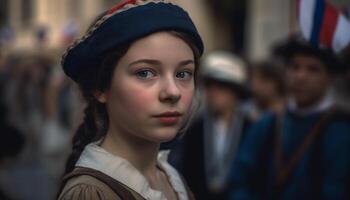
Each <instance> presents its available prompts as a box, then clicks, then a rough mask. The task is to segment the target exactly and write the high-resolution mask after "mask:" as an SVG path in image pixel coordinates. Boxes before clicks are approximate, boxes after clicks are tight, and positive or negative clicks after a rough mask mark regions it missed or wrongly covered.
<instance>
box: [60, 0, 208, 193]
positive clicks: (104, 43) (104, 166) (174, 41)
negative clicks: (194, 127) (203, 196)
mask: <svg viewBox="0 0 350 200" xmlns="http://www.w3.org/2000/svg"><path fill="white" fill-rule="evenodd" d="M145 24H146V25H145ZM203 48H204V47H203V43H202V40H201V37H200V35H199V33H198V32H197V30H196V28H195V26H194V24H193V22H192V20H191V18H190V17H189V15H188V13H187V12H186V11H184V10H183V9H182V8H181V7H179V6H177V5H175V4H172V3H169V2H168V1H163V0H155V1H152V0H145V1H130V0H127V1H122V2H120V3H119V4H117V5H116V6H115V7H113V8H111V9H109V10H107V11H105V12H103V13H102V14H101V15H100V16H99V17H98V18H97V19H96V20H95V21H94V22H93V23H92V25H91V26H90V28H89V29H88V31H87V33H86V35H84V36H83V37H82V38H81V39H79V40H77V42H76V43H75V44H73V45H72V46H70V47H68V49H67V51H66V53H65V55H64V56H63V60H62V65H63V69H64V71H65V73H66V75H67V76H68V77H70V78H71V79H72V80H74V81H75V82H76V83H77V84H78V85H79V87H80V89H81V92H82V94H83V96H84V99H85V100H86V103H87V104H86V108H85V110H84V114H85V116H84V121H83V123H81V125H80V126H79V128H78V130H77V132H76V134H75V135H74V138H73V149H72V153H71V155H70V157H69V159H68V162H67V165H66V175H65V178H64V179H63V181H62V189H61V190H60V192H59V197H58V199H96V200H97V199H125V200H132V199H152V200H163V199H169V200H171V199H179V200H187V199H193V197H192V195H191V194H192V193H191V192H190V190H189V189H188V187H187V186H186V185H185V183H184V181H183V180H182V179H181V176H180V175H179V174H178V172H177V171H176V170H175V169H174V168H173V167H172V166H171V165H169V163H168V162H167V154H168V153H167V152H164V151H161V152H159V146H160V143H162V142H166V141H169V140H171V139H173V138H174V137H176V135H177V134H178V132H179V130H180V129H181V128H182V127H183V126H185V124H186V122H187V119H188V117H190V115H189V114H190V110H191V106H192V101H193V98H192V97H193V95H194V92H195V89H196V85H195V75H196V74H197V70H198V66H197V63H198V59H199V56H200V55H201V54H202V53H203V50H204V49H203Z"/></svg>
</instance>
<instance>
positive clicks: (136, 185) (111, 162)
mask: <svg viewBox="0 0 350 200" xmlns="http://www.w3.org/2000/svg"><path fill="white" fill-rule="evenodd" d="M169 153H170V151H160V152H159V154H158V165H159V166H160V167H161V168H162V169H163V170H164V172H165V174H166V175H167V176H168V179H169V182H170V184H171V186H172V187H173V189H174V191H175V192H176V193H177V196H178V198H179V200H187V199H188V194H187V191H186V188H185V186H184V183H183V181H182V179H181V178H180V175H179V174H178V172H177V171H176V170H175V169H174V168H173V167H172V166H171V165H170V164H169V163H168V162H167V159H168V155H169ZM75 166H77V167H87V168H92V169H94V170H97V171H100V172H102V173H104V174H106V175H108V176H110V177H112V178H114V179H115V180H117V181H119V182H121V183H123V184H124V185H126V186H128V187H129V188H131V189H132V190H134V191H135V192H137V193H139V194H140V195H141V196H142V197H144V198H145V199H149V200H166V197H165V195H164V194H163V193H162V192H160V191H158V190H154V189H152V188H151V187H150V184H149V183H148V181H147V179H146V178H145V177H144V176H143V175H142V174H141V173H140V172H139V171H138V170H137V169H136V168H135V167H134V166H133V165H132V164H131V163H130V162H128V161H127V160H126V159H124V158H122V157H119V156H116V155H113V154H111V153H109V152H107V151H106V150H105V149H103V148H102V147H100V146H98V143H91V144H89V145H87V146H86V147H85V149H84V151H83V152H82V154H81V156H80V158H79V160H78V161H77V163H76V165H75Z"/></svg>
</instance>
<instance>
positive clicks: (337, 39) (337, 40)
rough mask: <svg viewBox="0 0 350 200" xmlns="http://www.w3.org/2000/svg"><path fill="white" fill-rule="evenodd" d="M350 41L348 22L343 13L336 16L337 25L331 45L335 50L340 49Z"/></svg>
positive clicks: (349, 23)
mask: <svg viewBox="0 0 350 200" xmlns="http://www.w3.org/2000/svg"><path fill="white" fill-rule="evenodd" d="M349 43H350V22H349V20H348V19H347V18H345V17H344V15H340V16H339V18H338V23H337V27H336V29H335V33H334V36H333V41H332V47H333V49H334V51H335V52H337V53H338V52H339V51H341V50H342V49H343V48H345V47H346V46H347V45H349Z"/></svg>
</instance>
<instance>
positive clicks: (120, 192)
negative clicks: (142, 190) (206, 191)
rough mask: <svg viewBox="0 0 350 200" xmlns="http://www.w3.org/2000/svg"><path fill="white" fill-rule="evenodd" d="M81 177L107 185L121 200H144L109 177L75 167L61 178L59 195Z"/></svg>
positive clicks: (191, 199) (189, 191) (191, 195)
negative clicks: (66, 186)
mask: <svg viewBox="0 0 350 200" xmlns="http://www.w3.org/2000/svg"><path fill="white" fill-rule="evenodd" d="M82 175H87V176H91V177H93V178H95V179H97V180H99V181H101V182H102V183H104V184H105V185H107V186H108V187H109V188H110V189H111V190H112V191H113V192H114V193H115V194H116V195H117V196H118V197H119V198H120V199H122V200H140V199H144V198H143V197H141V195H138V194H135V193H136V192H134V191H133V190H131V189H130V188H128V187H127V186H126V185H124V184H123V183H121V182H119V181H117V180H115V179H113V178H112V177H110V176H108V175H106V174H104V173H102V172H100V171H97V170H94V169H91V168H85V167H77V168H75V169H74V170H73V171H72V172H71V173H69V174H67V175H65V176H64V177H63V180H62V184H61V188H60V190H59V194H60V193H62V192H63V190H64V186H65V185H66V183H67V182H68V181H69V180H71V179H72V178H75V177H78V176H82ZM181 178H182V177H181ZM183 181H184V180H183ZM185 187H186V190H187V194H188V195H189V200H194V199H195V198H194V195H193V193H192V192H191V190H190V189H189V188H188V186H187V185H185Z"/></svg>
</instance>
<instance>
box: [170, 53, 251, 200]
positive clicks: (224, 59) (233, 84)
mask: <svg viewBox="0 0 350 200" xmlns="http://www.w3.org/2000/svg"><path fill="white" fill-rule="evenodd" d="M201 67H202V68H201V72H200V80H201V82H202V84H203V91H202V92H203V97H204V99H205V104H204V106H203V108H202V111H201V113H200V114H199V115H198V117H197V118H196V119H195V120H194V122H193V124H192V125H191V126H190V128H189V129H188V130H187V132H186V134H185V135H184V137H183V138H181V139H180V142H179V144H178V146H175V147H174V150H173V151H172V152H171V155H170V159H171V160H172V162H174V165H175V166H177V168H178V169H179V170H180V171H181V172H182V173H183V175H184V177H185V179H186V180H187V182H188V184H189V186H190V188H191V189H192V190H193V192H194V194H195V196H196V198H198V199H208V200H209V199H227V198H228V191H229V190H228V189H229V181H230V180H229V173H230V168H231V167H232V164H233V161H234V159H235V156H236V153H237V151H238V148H239V146H240V144H241V141H242V140H243V138H244V133H245V130H246V129H247V127H248V124H249V121H248V117H247V116H246V113H245V112H244V110H243V109H242V106H241V105H242V101H243V100H244V99H245V97H246V96H247V87H246V84H247V72H246V66H245V64H244V62H243V61H242V60H241V59H240V58H239V57H238V56H236V55H234V54H232V53H230V52H226V51H215V52H212V53H209V54H208V55H206V56H205V57H204V59H203V60H202V64H201ZM177 161H179V162H178V163H176V162H177Z"/></svg>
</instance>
